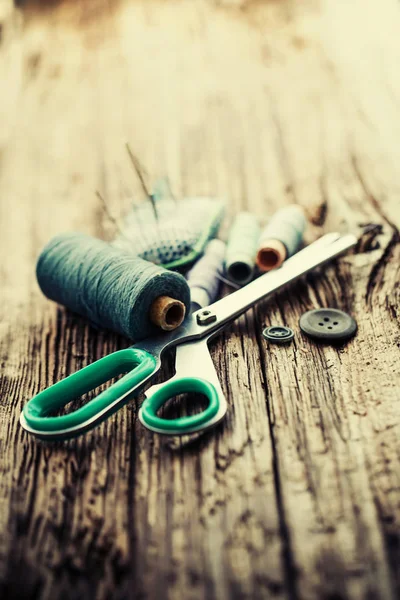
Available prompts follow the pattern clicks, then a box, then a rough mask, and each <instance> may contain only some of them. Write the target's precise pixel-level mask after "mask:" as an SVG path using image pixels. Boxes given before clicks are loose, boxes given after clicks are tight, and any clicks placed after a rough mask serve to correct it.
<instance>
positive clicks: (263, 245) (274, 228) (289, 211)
mask: <svg viewBox="0 0 400 600" xmlns="http://www.w3.org/2000/svg"><path fill="white" fill-rule="evenodd" d="M306 225H307V221H306V217H305V215H304V211H303V209H302V208H301V207H300V206H297V205H296V204H292V205H291V206H286V207H285V208H282V209H281V210H278V212H276V213H275V214H274V215H273V217H272V218H271V220H270V222H269V223H268V225H267V226H266V227H265V229H264V230H263V232H262V233H261V236H260V240H259V246H258V252H257V265H258V266H259V268H260V270H261V271H271V269H276V268H278V267H280V266H281V264H282V263H283V261H284V260H286V259H287V258H289V257H290V256H292V255H293V254H295V253H296V252H297V250H298V249H299V247H300V244H301V242H302V239H303V234H304V230H305V228H306Z"/></svg>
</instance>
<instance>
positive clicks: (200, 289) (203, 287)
mask: <svg viewBox="0 0 400 600" xmlns="http://www.w3.org/2000/svg"><path fill="white" fill-rule="evenodd" d="M225 251H226V246H225V244H224V242H223V241H222V240H217V239H216V240H211V242H209V243H208V244H207V246H206V249H205V251H204V255H203V256H202V257H201V258H200V260H199V261H198V262H197V263H196V264H195V265H194V267H192V269H191V270H190V271H189V273H188V275H187V280H188V284H189V287H190V294H191V306H192V310H193V311H195V310H198V309H199V308H203V307H204V306H208V305H209V304H211V303H212V302H214V300H215V299H216V297H217V294H218V289H219V284H220V280H219V274H220V273H221V271H222V269H223V265H224V258H225Z"/></svg>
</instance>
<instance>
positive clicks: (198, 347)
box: [139, 338, 227, 435]
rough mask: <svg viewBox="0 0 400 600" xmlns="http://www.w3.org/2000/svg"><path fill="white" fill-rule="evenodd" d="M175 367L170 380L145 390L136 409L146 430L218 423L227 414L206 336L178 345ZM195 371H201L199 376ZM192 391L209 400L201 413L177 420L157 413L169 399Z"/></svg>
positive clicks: (186, 430)
mask: <svg viewBox="0 0 400 600" xmlns="http://www.w3.org/2000/svg"><path fill="white" fill-rule="evenodd" d="M175 367H176V374H175V376H174V377H172V379H170V380H169V381H167V382H166V383H162V384H159V385H154V386H153V387H151V388H150V389H149V390H147V392H146V399H145V400H144V402H143V404H142V407H141V409H140V411H139V419H140V421H141V423H142V424H143V425H144V426H145V427H147V429H150V430H151V431H154V432H156V433H162V434H165V435H183V434H190V433H195V432H198V431H203V430H206V429H209V428H210V427H214V426H215V425H217V424H218V423H219V422H220V421H221V420H222V419H223V417H224V416H225V414H226V410H227V403H226V399H225V396H224V393H223V391H222V389H221V384H220V382H219V379H218V374H217V372H216V370H215V367H214V363H213V361H212V359H211V356H210V352H209V350H208V344H207V338H206V339H203V340H200V341H197V342H191V341H189V342H186V343H183V344H180V345H179V346H177V348H176V360H175ZM198 373H201V375H202V377H201V378H200V377H198V376H197V374H198ZM193 392H194V393H197V394H201V395H203V396H205V397H206V398H207V400H208V406H207V408H206V409H205V410H203V411H202V412H201V413H198V414H195V415H191V416H187V417H180V418H178V419H164V418H162V417H160V416H158V415H157V411H158V410H159V409H160V408H161V406H163V405H164V404H165V403H166V402H167V401H168V400H169V399H170V398H173V397H174V396H177V395H178V394H185V393H193Z"/></svg>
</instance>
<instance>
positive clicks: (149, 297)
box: [36, 233, 190, 340]
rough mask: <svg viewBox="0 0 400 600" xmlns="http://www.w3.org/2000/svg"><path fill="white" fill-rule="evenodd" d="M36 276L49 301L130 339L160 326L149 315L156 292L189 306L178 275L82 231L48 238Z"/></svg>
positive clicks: (182, 281) (155, 329)
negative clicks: (49, 239)
mask: <svg viewBox="0 0 400 600" xmlns="http://www.w3.org/2000/svg"><path fill="white" fill-rule="evenodd" d="M36 275H37V280H38V283H39V286H40V288H41V290H42V292H43V293H44V294H45V295H46V296H47V297H48V298H50V300H54V301H55V302H58V303H60V304H63V305H64V306H66V307H67V308H69V309H70V310H72V311H73V312H75V313H77V314H79V315H81V316H83V317H86V318H87V319H89V320H90V321H91V323H92V324H94V325H95V326H97V327H99V328H105V329H110V330H111V331H115V332H116V333H120V334H122V335H125V336H127V337H128V338H130V339H131V340H140V339H142V338H145V337H148V336H150V335H153V334H155V333H156V332H157V331H159V330H158V328H157V327H156V326H155V325H153V324H152V323H151V321H150V320H149V317H148V314H149V309H150V306H151V304H152V303H153V301H154V300H155V299H156V298H158V297H159V296H170V297H172V298H175V299H177V300H181V301H182V302H183V303H184V304H185V306H186V310H187V312H189V309H190V291H189V287H188V285H187V283H186V280H185V278H184V277H183V276H182V275H179V274H178V273H173V272H170V271H166V270H165V269H163V268H162V267H158V266H156V265H154V264H152V263H150V262H147V261H145V260H143V259H141V258H138V257H134V256H132V255H129V254H126V253H124V252H123V251H121V250H119V249H117V248H114V247H112V246H111V245H110V244H108V243H106V242H103V241H101V240H98V239H95V238H93V237H90V236H88V235H84V234H81V233H65V234H63V235H59V236H57V237H55V238H53V239H52V240H51V241H50V242H49V243H48V244H47V246H46V247H45V248H44V249H43V251H42V253H41V255H40V256H39V259H38V263H37V267H36Z"/></svg>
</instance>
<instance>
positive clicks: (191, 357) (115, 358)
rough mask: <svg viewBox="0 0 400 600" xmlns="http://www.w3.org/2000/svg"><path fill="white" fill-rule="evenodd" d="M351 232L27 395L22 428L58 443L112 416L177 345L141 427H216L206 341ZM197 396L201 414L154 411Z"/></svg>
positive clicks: (349, 240) (219, 394)
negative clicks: (201, 399) (77, 402)
mask: <svg viewBox="0 0 400 600" xmlns="http://www.w3.org/2000/svg"><path fill="white" fill-rule="evenodd" d="M356 243H357V237H356V236H355V235H353V234H345V235H341V234H339V233H328V234H326V235H324V236H322V237H321V238H319V239H318V240H317V241H316V242H314V243H313V244H310V245H309V246H307V247H306V248H305V249H304V250H301V251H300V252H298V253H297V254H295V255H294V256H293V257H292V258H290V259H288V260H287V261H285V263H284V264H283V266H282V267H280V268H279V269H276V270H275V271H270V272H269V273H265V274H264V275H262V276H261V277H259V278H258V279H255V280H254V281H253V282H251V283H249V284H248V285H246V286H245V287H243V288H241V289H239V290H237V291H235V292H233V293H231V294H230V295H228V296H226V297H224V298H222V299H221V300H218V301H216V302H214V303H213V304H211V305H210V306H208V307H207V308H203V309H200V310H198V311H196V312H195V313H193V314H191V315H189V316H188V317H187V318H186V319H185V321H184V322H183V324H182V325H181V326H180V327H179V328H178V329H175V330H174V331H170V332H163V333H162V334H160V335H159V336H155V337H152V338H148V339H146V340H142V341H141V342H139V343H137V344H135V345H133V346H131V347H130V348H126V349H124V350H118V351H117V352H114V353H112V354H110V355H108V356H105V357H103V358H101V359H100V360H97V361H96V362H94V363H92V364H91V365H88V366H87V367H84V368H83V369H81V370H80V371H77V372H76V373H73V374H72V375H69V376H68V377H66V378H65V379H63V380H61V381H59V382H57V383H55V384H54V385H52V386H51V387H49V388H47V389H45V390H43V391H42V392H40V393H39V394H37V396H35V397H34V398H32V399H31V400H30V401H29V402H28V403H27V404H26V405H25V407H24V409H23V412H22V413H21V416H20V423H21V425H22V427H23V428H24V429H25V430H26V431H28V432H29V433H31V434H33V435H35V436H37V437H38V438H42V439H46V440H62V439H68V438H72V437H76V436H78V435H80V434H82V433H84V432H85V431H87V430H89V429H91V428H93V427H95V426H96V425H98V424H99V423H101V422H102V421H103V420H105V419H106V418H108V417H109V416H111V415H112V414H113V413H115V412H116V411H117V410H118V409H119V408H121V407H122V406H123V405H124V404H125V403H126V402H127V401H128V400H129V399H130V398H131V397H132V394H133V393H138V392H139V391H140V390H141V389H142V388H143V387H144V386H145V385H146V384H147V383H148V382H150V380H151V379H152V378H153V377H154V376H155V375H156V374H157V373H158V371H159V370H160V367H161V364H162V358H163V356H164V353H165V351H166V350H168V349H171V348H173V347H176V361H175V375H174V376H173V377H171V378H170V379H169V380H167V381H166V382H163V383H161V384H158V385H153V386H152V387H150V388H149V389H148V390H147V391H146V393H145V400H144V402H143V404H142V406H141V408H140V411H139V419H140V421H141V423H142V424H143V425H144V426H145V427H147V429H150V430H151V431H153V432H156V433H159V434H165V435H183V434H193V433H196V432H199V431H204V430H206V429H209V428H211V427H214V426H215V425H217V424H218V423H219V422H220V421H221V420H222V419H223V417H224V416H225V413H226V411H227V402H226V399H225V396H224V394H223V391H222V388H221V385H220V382H219V379H218V375H217V373H216V370H215V367H214V364H213V362H212V359H211V356H210V353H209V350H208V342H209V341H210V339H211V338H212V337H214V336H215V335H217V334H218V333H219V332H220V331H221V330H222V329H223V328H224V327H225V326H226V325H227V324H229V323H230V322H232V321H233V320H234V319H236V318H237V317H239V316H240V315H241V314H243V313H244V312H245V311H246V310H248V309H249V308H250V307H252V306H253V305H254V304H255V303H256V302H258V301H259V300H261V299H263V298H265V297H266V296H268V295H270V294H272V293H274V292H276V291H277V290H279V289H280V288H282V287H283V286H285V285H287V284H289V283H291V282H292V281H294V280H296V279H298V278H299V277H301V276H302V275H304V274H305V273H307V272H308V271H311V270H312V269H314V268H315V267H318V266H320V265H322V264H324V263H326V262H328V261H329V260H331V259H333V258H334V257H335V256H338V255H339V254H341V253H343V252H345V251H346V250H348V249H349V248H351V247H353V246H355V245H356ZM123 373H125V375H124V376H123V377H121V378H120V379H119V380H117V381H116V382H115V383H114V384H112V385H111V386H110V387H108V388H107V389H106V390H105V391H103V392H101V393H100V394H99V395H98V396H96V397H95V398H93V399H92V400H91V401H90V402H88V403H87V404H85V405H84V406H82V407H80V408H78V409H76V410H75V411H73V412H70V413H69V414H65V415H61V416H48V415H49V414H50V413H52V412H54V411H57V410H59V409H60V408H62V407H63V406H65V405H66V404H68V403H69V402H71V401H72V400H74V399H76V398H78V397H79V396H81V395H83V394H85V393H87V392H89V391H91V390H93V389H94V388H96V387H97V386H99V385H102V384H104V383H105V382H107V381H108V380H109V379H112V378H114V377H117V376H118V375H121V374H123ZM193 392H194V393H198V394H202V395H203V396H205V397H206V399H207V401H208V405H207V407H206V408H205V410H203V411H202V412H200V413H198V414H194V415H189V416H182V417H179V418H176V419H166V418H163V417H161V416H159V415H158V414H157V412H158V411H159V409H160V408H161V407H162V406H163V405H164V404H165V403H166V402H167V401H168V400H169V399H170V398H173V397H175V396H176V395H178V394H183V393H193Z"/></svg>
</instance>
